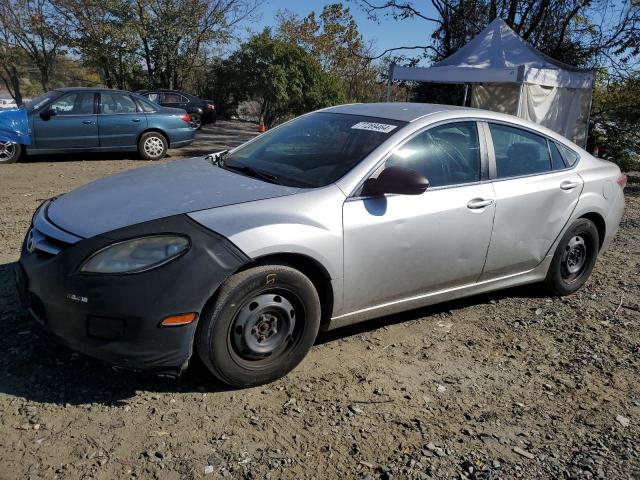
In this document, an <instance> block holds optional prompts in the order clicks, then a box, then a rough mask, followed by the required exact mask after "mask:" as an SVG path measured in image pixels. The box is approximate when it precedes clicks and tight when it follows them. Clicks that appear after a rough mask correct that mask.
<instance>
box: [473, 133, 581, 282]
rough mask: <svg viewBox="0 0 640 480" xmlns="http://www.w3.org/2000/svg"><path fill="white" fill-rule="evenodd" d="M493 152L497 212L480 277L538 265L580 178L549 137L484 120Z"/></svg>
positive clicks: (578, 190) (565, 217)
mask: <svg viewBox="0 0 640 480" xmlns="http://www.w3.org/2000/svg"><path fill="white" fill-rule="evenodd" d="M489 131H490V133H491V135H490V137H491V139H490V140H492V141H493V150H494V152H495V169H494V170H495V171H494V173H493V174H492V175H493V177H495V178H494V184H493V187H494V189H495V192H496V216H495V222H494V231H493V237H492V239H491V246H490V247H489V253H488V255H487V264H486V266H485V269H484V273H483V277H482V279H483V280H488V279H492V278H497V277H502V276H506V275H512V274H517V273H522V272H526V271H527V270H531V269H532V268H534V267H535V266H537V265H538V264H539V263H540V262H542V260H544V257H545V256H546V255H547V253H548V252H549V249H550V248H551V246H552V245H553V242H554V241H555V239H556V238H557V237H558V235H559V233H560V232H561V231H562V229H563V227H564V225H565V224H566V223H567V222H568V220H569V218H570V217H571V214H572V213H573V210H574V209H575V207H576V205H577V204H578V199H579V197H580V193H581V192H582V187H583V181H582V179H581V178H580V175H578V174H577V173H576V172H575V171H573V170H570V169H568V168H567V165H566V164H564V163H563V159H562V158H561V156H560V153H559V151H558V149H557V147H556V145H555V143H554V142H553V141H550V140H547V139H546V138H544V137H542V136H540V135H537V134H535V133H533V132H530V131H528V130H523V129H520V128H516V127H513V126H509V125H503V124H497V123H495V124H494V123H492V124H489Z"/></svg>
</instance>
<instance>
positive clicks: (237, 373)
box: [196, 265, 320, 387]
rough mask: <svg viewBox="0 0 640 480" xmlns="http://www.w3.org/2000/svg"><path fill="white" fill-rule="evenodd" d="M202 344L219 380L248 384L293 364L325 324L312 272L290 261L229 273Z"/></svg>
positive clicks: (204, 322) (202, 328) (204, 321)
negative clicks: (310, 278) (303, 272)
mask: <svg viewBox="0 0 640 480" xmlns="http://www.w3.org/2000/svg"><path fill="white" fill-rule="evenodd" d="M200 322H201V323H200V325H199V326H198V333H197V337H196V349H197V351H198V355H199V356H200V358H201V359H202V361H203V363H204V364H205V365H206V366H207V368H208V369H209V370H210V371H211V373H213V375H214V376H215V377H216V378H218V380H220V381H222V382H224V383H226V384H228V385H231V386H234V387H248V386H253V385H262V384H265V383H269V382H272V381H274V380H276V379H278V378H280V377H282V376H284V375H286V374H287V373H288V372H290V371H291V370H293V369H294V368H295V367H296V366H297V365H298V364H299V363H300V362H301V361H302V359H303V358H304V357H305V355H306V354H307V352H308V351H309V350H310V349H311V347H312V346H313V342H314V341H315V339H316V336H317V334H318V329H319V328H320V300H319V298H318V293H317V291H316V289H315V287H314V285H313V283H312V282H311V280H309V278H307V277H306V276H305V275H304V274H302V273H301V272H300V271H298V270H296V269H294V268H291V267H287V266H284V265H266V266H260V267H255V268H251V269H249V270H246V271H243V272H240V273H237V274H236V275H233V276H232V277H231V278H229V279H228V280H227V281H226V282H225V283H224V284H223V285H222V287H221V288H220V292H219V294H218V297H217V300H216V302H215V304H214V305H213V307H212V308H210V309H209V310H208V311H205V312H204V313H203V316H202V318H201V320H200Z"/></svg>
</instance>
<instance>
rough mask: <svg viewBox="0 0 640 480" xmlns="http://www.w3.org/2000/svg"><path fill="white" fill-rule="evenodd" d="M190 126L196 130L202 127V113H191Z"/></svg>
mask: <svg viewBox="0 0 640 480" xmlns="http://www.w3.org/2000/svg"><path fill="white" fill-rule="evenodd" d="M189 126H190V127H191V128H193V129H195V130H200V129H201V128H202V115H200V114H199V113H190V114H189Z"/></svg>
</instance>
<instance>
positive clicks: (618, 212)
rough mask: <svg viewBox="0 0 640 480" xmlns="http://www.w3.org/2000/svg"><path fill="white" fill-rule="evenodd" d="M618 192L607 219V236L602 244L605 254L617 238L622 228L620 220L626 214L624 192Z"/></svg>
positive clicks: (620, 190)
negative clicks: (614, 238)
mask: <svg viewBox="0 0 640 480" xmlns="http://www.w3.org/2000/svg"><path fill="white" fill-rule="evenodd" d="M616 187H617V185H616ZM617 190H618V194H617V196H616V198H615V200H614V201H613V202H612V204H611V209H610V210H609V215H607V218H606V219H605V224H606V235H605V237H604V241H603V242H602V248H601V249H600V253H602V252H604V251H605V250H606V249H607V248H608V247H609V245H610V244H611V241H612V240H613V237H615V235H616V233H617V232H618V229H619V228H620V220H622V215H623V214H624V204H625V202H624V191H623V190H622V189H617Z"/></svg>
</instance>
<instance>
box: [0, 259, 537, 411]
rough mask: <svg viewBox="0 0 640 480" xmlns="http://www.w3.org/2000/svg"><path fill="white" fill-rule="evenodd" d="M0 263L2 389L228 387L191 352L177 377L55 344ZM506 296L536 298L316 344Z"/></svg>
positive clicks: (82, 401)
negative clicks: (514, 299)
mask: <svg viewBox="0 0 640 480" xmlns="http://www.w3.org/2000/svg"><path fill="white" fill-rule="evenodd" d="M15 265H16V262H12V263H5V264H0V331H2V332H3V335H2V336H0V378H1V379H2V380H1V381H0V393H3V394H7V395H11V396H14V397H21V398H25V399H27V400H30V401H34V402H39V403H51V404H60V405H67V404H70V405H86V404H91V403H97V404H103V405H110V406H118V405H125V404H126V401H127V399H129V398H132V397H134V396H135V395H136V392H137V391H141V390H143V391H146V392H155V393H179V392H207V393H215V392H222V391H229V390H231V389H230V388H228V387H225V386H222V385H220V384H218V383H216V382H215V380H214V379H213V377H212V376H211V375H210V374H209V373H208V371H207V370H206V368H205V367H204V366H203V365H202V363H201V362H200V361H199V359H198V358H197V355H194V357H193V358H192V362H191V365H190V367H189V368H188V369H187V371H186V372H185V373H184V374H183V375H182V376H181V377H180V378H179V379H177V380H176V379H171V378H162V377H158V376H155V375H152V374H148V373H136V372H131V371H127V370H116V369H114V368H113V367H110V366H109V365H106V364H104V363H102V362H100V361H98V360H94V359H92V358H90V357H87V356H84V355H82V354H79V353H75V352H73V351H71V350H70V349H68V348H66V347H64V346H62V345H60V344H58V343H56V342H55V341H54V340H53V339H52V338H50V337H49V335H47V333H46V332H45V331H44V330H43V329H42V328H41V327H40V325H38V324H37V323H36V322H35V321H34V320H33V319H32V318H31V315H30V314H29V312H27V311H26V310H24V309H23V308H22V307H21V306H20V305H19V303H18V300H17V294H16V288H15V278H14V267H15ZM507 296H527V297H530V296H539V294H538V293H537V292H536V290H535V289H532V288H531V287H528V288H516V289H510V290H505V291H500V292H494V293H490V294H483V295H478V296H475V297H470V298H467V299H463V300H457V301H452V302H447V303H443V304H439V305H436V306H432V307H427V308H421V309H417V310H412V311H409V312H404V313H401V314H397V315H391V316H386V317H381V318H379V319H374V320H370V321H368V322H364V323H360V324H356V325H352V326H349V327H344V328H341V329H337V330H333V331H329V332H322V333H321V334H320V335H319V337H318V339H317V341H316V345H322V344H326V343H328V342H333V341H336V340H339V339H344V338H348V337H351V336H354V335H358V334H361V333H364V332H369V331H372V330H376V329H379V328H382V327H384V326H389V325H394V324H397V323H401V322H405V321H409V320H416V319H419V318H422V317H428V316H429V315H434V314H437V313H442V312H446V311H454V312H455V310H458V309H461V308H465V307H467V306H471V305H475V304H480V303H485V302H488V301H490V300H497V299H500V298H504V297H507Z"/></svg>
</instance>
